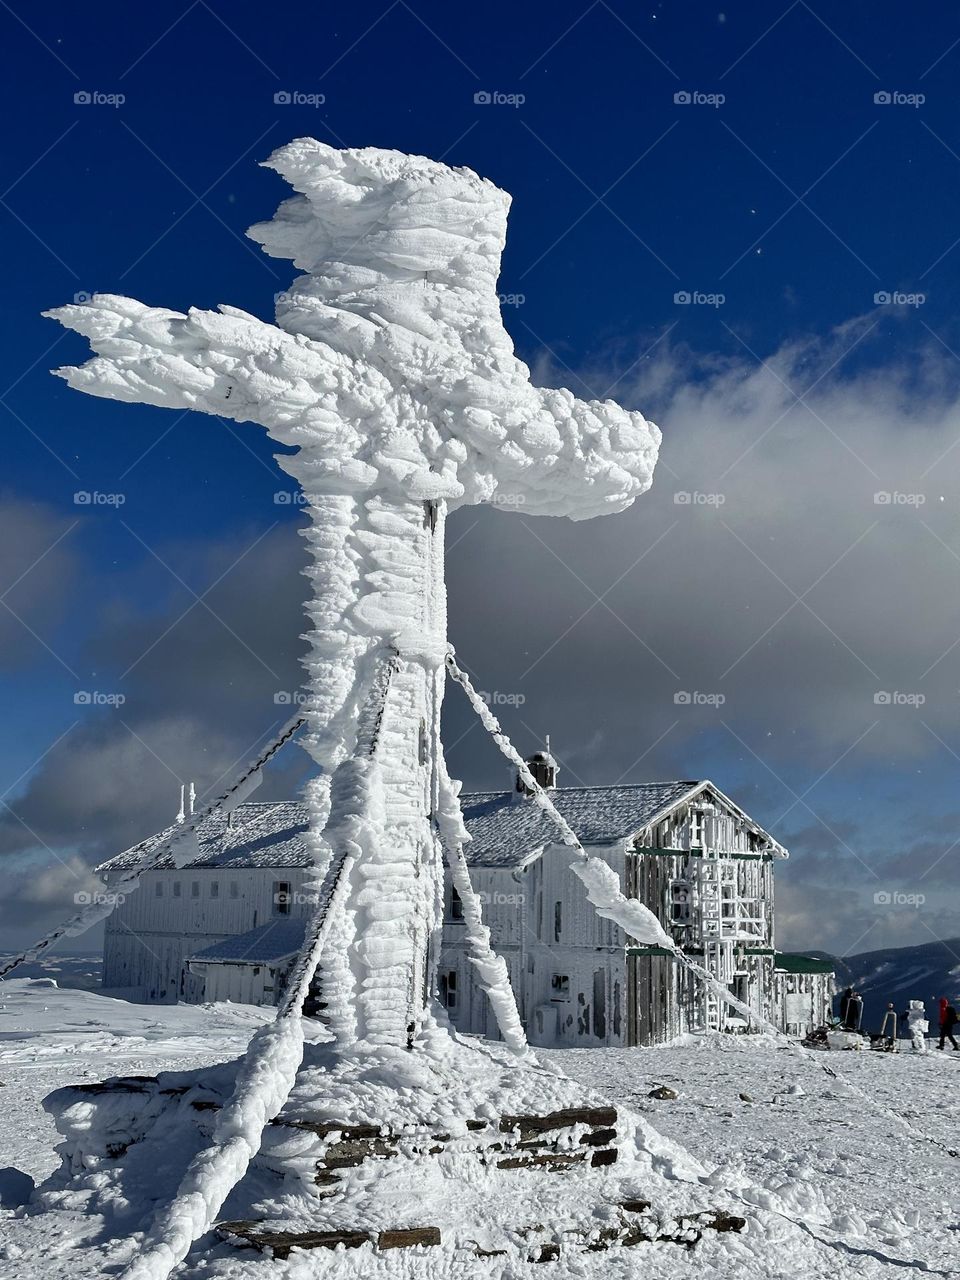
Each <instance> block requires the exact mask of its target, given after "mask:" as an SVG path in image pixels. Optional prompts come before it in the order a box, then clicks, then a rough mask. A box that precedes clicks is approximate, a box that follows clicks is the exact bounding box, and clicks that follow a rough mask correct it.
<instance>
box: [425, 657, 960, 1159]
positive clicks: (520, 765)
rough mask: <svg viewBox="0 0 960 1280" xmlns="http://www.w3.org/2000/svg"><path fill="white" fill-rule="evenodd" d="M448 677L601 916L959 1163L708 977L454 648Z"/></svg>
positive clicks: (941, 1144) (941, 1145) (943, 1145)
mask: <svg viewBox="0 0 960 1280" xmlns="http://www.w3.org/2000/svg"><path fill="white" fill-rule="evenodd" d="M446 665H447V671H448V672H449V674H450V676H451V678H452V679H453V680H454V681H455V682H456V683H457V684H458V685H460V687H461V688H462V689H463V691H464V693H465V694H466V695H467V698H468V699H469V701H470V705H471V706H472V707H473V709H474V711H475V712H476V713H477V715H478V716H479V717H480V720H481V723H482V724H483V727H484V728H485V729H486V730H487V732H488V733H489V734H490V736H491V737H492V738H493V740H494V741H495V742H496V744H497V746H498V747H499V749H500V751H501V752H502V753H503V755H505V756H506V758H507V759H508V760H509V761H510V762H511V763H512V764H514V765H515V766H516V768H517V770H518V772H519V774H520V777H521V778H522V780H523V783H524V786H525V787H526V788H527V790H528V791H529V792H530V794H531V796H532V798H533V800H534V802H535V803H536V804H538V805H539V806H540V808H541V809H542V810H543V812H544V813H545V814H547V816H548V817H549V818H550V819H551V820H552V821H553V822H554V824H555V825H556V826H557V828H558V830H559V831H560V835H561V841H560V843H561V844H564V845H567V846H568V847H569V848H570V849H573V850H574V852H575V853H576V854H577V855H578V861H574V862H571V863H570V870H571V871H572V872H573V873H574V875H576V876H578V877H579V879H580V880H582V881H583V883H584V884H585V885H586V886H587V890H588V892H587V897H588V899H589V901H590V902H592V903H593V904H594V906H595V907H596V908H597V914H598V915H600V916H603V917H604V918H606V919H608V920H613V921H614V922H615V923H616V924H619V925H620V927H621V928H622V929H623V930H624V932H625V933H627V934H628V935H630V936H631V937H633V938H636V939H637V940H638V941H640V942H645V943H648V944H654V945H657V946H661V947H664V948H666V949H667V950H669V951H670V952H671V954H672V955H673V956H674V957H675V958H676V960H677V962H678V963H679V964H681V965H683V966H684V967H685V968H686V969H688V970H689V971H690V972H691V973H693V974H695V975H696V977H698V978H699V979H700V981H701V982H703V983H704V984H705V985H706V986H707V987H709V989H710V990H711V991H712V992H713V993H714V994H715V995H716V996H718V997H719V998H720V999H721V1000H723V1001H724V1002H725V1003H726V1004H728V1005H730V1006H731V1007H732V1008H734V1009H736V1010H737V1012H738V1013H740V1014H742V1015H744V1016H745V1017H746V1018H748V1019H750V1020H751V1021H752V1022H754V1023H755V1024H756V1025H757V1026H759V1027H762V1028H763V1030H764V1031H766V1032H767V1033H768V1034H769V1035H772V1036H775V1037H776V1039H777V1040H780V1041H781V1042H782V1043H783V1044H785V1045H786V1046H788V1047H789V1048H790V1050H791V1051H792V1052H793V1053H794V1054H795V1056H797V1057H800V1058H802V1059H803V1060H804V1061H805V1062H810V1063H813V1064H814V1065H816V1066H818V1067H819V1068H820V1069H821V1070H822V1071H824V1072H825V1073H826V1074H827V1075H828V1076H830V1077H831V1079H834V1080H839V1081H840V1082H841V1083H842V1084H844V1085H845V1086H846V1087H847V1088H848V1089H849V1090H850V1091H851V1092H852V1093H854V1094H856V1095H857V1097H859V1098H860V1099H861V1100H862V1101H863V1102H866V1103H867V1104H868V1105H869V1106H870V1107H872V1108H873V1110H875V1111H877V1112H878V1113H879V1114H880V1115H883V1116H886V1117H887V1119H889V1120H893V1121H894V1123H895V1124H898V1125H899V1126H900V1127H901V1128H902V1129H904V1130H906V1132H908V1133H909V1134H911V1136H913V1137H915V1138H920V1139H922V1140H923V1141H924V1142H929V1143H931V1144H932V1145H933V1146H935V1147H938V1148H939V1149H940V1150H941V1151H943V1152H944V1154H946V1155H948V1156H951V1157H954V1158H957V1157H960V1152H958V1151H957V1150H956V1149H954V1148H952V1147H949V1146H947V1144H946V1143H945V1142H941V1141H940V1140H939V1138H934V1137H933V1136H932V1135H931V1134H929V1133H924V1131H923V1130H922V1129H918V1128H916V1126H915V1125H912V1124H911V1123H910V1121H909V1120H907V1119H906V1118H905V1117H904V1116H901V1115H899V1114H898V1113H897V1112H896V1111H893V1110H891V1109H890V1108H889V1107H885V1106H884V1105H883V1103H882V1102H878V1101H877V1100H876V1099H875V1098H871V1097H870V1095H869V1094H868V1093H866V1092H864V1090H863V1089H861V1088H860V1087H859V1085H856V1084H854V1083H853V1082H852V1081H851V1080H849V1079H848V1078H847V1077H846V1076H844V1075H842V1074H841V1073H840V1072H839V1071H836V1070H834V1069H833V1068H832V1067H830V1066H828V1065H827V1064H826V1063H825V1062H821V1061H820V1060H819V1059H818V1058H817V1057H816V1055H815V1054H814V1053H813V1051H812V1050H810V1049H806V1048H804V1046H803V1045H802V1044H798V1043H797V1042H796V1041H795V1040H793V1039H791V1037H790V1036H788V1035H786V1034H785V1033H784V1032H783V1031H781V1030H780V1028H779V1027H778V1026H776V1025H775V1024H774V1023H772V1022H771V1021H770V1020H769V1019H767V1018H765V1017H764V1016H763V1015H762V1014H760V1013H757V1011H756V1010H755V1009H752V1008H751V1007H750V1006H749V1005H747V1004H744V1003H743V1001H741V1000H738V999H737V998H736V996H735V995H734V994H733V992H732V991H731V990H730V989H729V987H725V986H724V985H723V984H722V983H720V982H718V981H717V979H716V978H714V976H713V974H711V973H708V971H707V970H706V969H704V967H703V966H702V965H700V964H697V962H696V961H695V960H691V958H690V957H689V956H688V955H687V954H686V953H685V952H684V951H683V949H682V948H681V947H680V946H679V945H678V944H677V943H676V942H674V940H673V939H672V938H671V937H670V936H669V935H668V934H667V933H666V932H665V931H664V930H663V929H662V928H661V926H660V922H659V921H658V920H657V918H656V916H654V914H653V913H652V912H651V911H650V910H649V909H648V908H647V907H645V906H644V905H643V903H641V902H638V901H637V900H636V899H630V898H626V897H624V895H623V893H622V891H621V889H620V878H619V876H618V875H617V873H616V872H615V871H614V870H613V868H612V867H609V866H608V865H607V864H606V863H605V862H603V861H602V860H601V859H600V858H591V857H590V855H589V854H588V853H587V851H586V849H584V847H583V845H582V844H581V842H580V840H579V838H578V837H577V835H576V833H575V831H574V830H573V828H572V827H571V826H570V824H569V823H568V822H567V820H566V818H565V817H564V816H563V814H562V813H561V812H560V810H559V809H558V808H557V806H556V805H555V804H554V803H553V801H552V800H551V799H550V795H549V793H548V792H547V791H546V790H545V789H544V788H543V787H542V786H541V785H540V783H539V782H538V781H537V780H536V778H535V777H534V776H533V774H532V773H531V772H530V769H529V767H528V765H527V762H526V761H525V760H524V758H523V757H522V756H521V755H520V753H519V751H517V749H516V747H515V746H514V745H513V743H512V742H511V741H510V739H509V738H508V737H507V735H506V733H505V732H504V730H503V729H502V727H501V725H500V722H499V721H498V720H497V718H496V716H495V715H494V714H493V712H492V711H491V710H490V708H489V707H488V706H487V704H486V702H484V700H483V698H482V697H481V696H480V694H479V693H478V692H477V691H476V689H475V688H474V686H473V682H472V681H471V679H470V677H469V676H468V675H467V673H466V672H465V671H464V670H462V668H461V667H460V666H459V665H458V664H457V660H456V657H455V656H454V650H453V648H452V646H451V648H450V651H449V653H448V654H447V660H446ZM638 925H639V926H640V928H641V929H642V930H645V932H640V933H638V932H637V926H638Z"/></svg>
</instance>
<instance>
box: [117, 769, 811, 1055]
mask: <svg viewBox="0 0 960 1280" xmlns="http://www.w3.org/2000/svg"><path fill="white" fill-rule="evenodd" d="M530 766H531V768H532V769H533V771H534V773H535V775H536V776H537V778H538V781H540V782H541V784H542V785H544V786H546V787H548V788H550V789H551V798H552V799H553V801H554V802H555V804H556V805H557V807H558V809H559V810H560V812H561V813H562V814H563V816H564V817H565V818H566V819H567V821H568V822H569V823H570V825H571V826H572V827H573V829H574V830H575V831H576V832H577V834H578V836H579V837H580V839H581V841H582V842H583V844H584V846H585V847H586V848H587V850H588V852H590V853H591V854H595V855H598V856H600V857H602V858H603V859H604V860H605V861H607V862H608V863H609V864H610V866H611V867H613V869H614V870H615V871H616V872H617V873H618V875H619V876H620V877H621V881H622V883H623V885H624V892H625V893H627V894H628V896H636V897H638V898H639V899H640V900H641V901H643V902H644V903H645V904H646V905H647V906H648V907H649V908H650V909H651V910H652V911H653V912H654V913H655V914H656V916H657V917H658V919H659V920H660V922H661V924H662V925H663V927H664V929H665V930H666V931H667V932H668V933H669V934H671V936H672V937H673V938H675V939H676V941H677V942H679V943H680V944H681V945H682V946H683V948H684V949H685V950H686V951H688V952H689V953H690V954H691V955H693V956H695V957H696V958H697V959H698V960H699V961H700V962H701V963H702V964H704V965H705V967H706V968H707V969H708V970H709V971H710V972H711V973H713V974H714V975H715V976H716V977H717V978H718V979H719V980H720V981H721V982H723V983H724V984H725V985H727V986H729V988H730V989H731V991H732V992H733V993H734V995H736V996H737V998H738V999H739V1000H740V1001H742V1002H743V1003H745V1004H746V1005H748V1006H749V1007H750V1008H751V1009H753V1010H755V1011H756V1012H757V1013H758V1014H760V1015H762V1016H763V1017H764V1018H767V1019H769V1020H771V1021H773V1022H775V1023H776V1024H777V1025H778V1026H780V1027H782V1028H783V1029H784V1030H787V1031H790V1032H791V1033H797V1034H803V1033H804V1032H805V1031H806V1030H807V1029H808V1028H811V1027H813V1026H819V1025H822V1024H823V1023H824V1022H825V1021H826V1017H827V1014H828V1012H829V1010H830V998H831V995H832V992H833V974H832V972H831V970H830V967H829V965H828V964H827V963H826V962H824V961H822V960H817V959H814V958H811V957H807V956H802V955H785V954H783V953H781V952H778V951H777V950H776V949H775V943H774V869H775V866H776V863H777V862H778V861H779V860H780V859H782V858H785V857H786V856H787V853H786V850H785V849H784V848H783V847H782V846H781V845H780V844H778V843H777V841H776V840H775V839H774V838H773V837H772V836H770V835H768V834H767V832H765V831H763V830H762V829H761V828H760V827H759V826H758V825H757V824H756V823H755V822H754V821H753V820H752V819H751V818H750V817H749V816H748V815H747V814H746V813H744V811H743V810H742V809H740V808H739V807H738V806H737V805H736V804H734V802H733V801H732V800H730V799H729V798H728V797H727V796H725V795H724V794H723V793H722V792H721V791H720V790H719V789H718V788H717V787H715V786H714V785H713V784H712V783H711V782H707V781H703V782H657V783H639V784H634V785H628V786H613V787H564V788H557V787H556V770H557V766H556V763H555V761H554V760H553V758H552V757H551V756H550V755H548V754H547V753H545V752H538V753H537V754H536V755H535V756H533V757H531V760H530ZM461 803H462V806H463V813H464V819H465V822H466V826H467V829H468V831H469V832H470V834H471V836H472V840H471V842H470V843H469V844H468V845H467V847H466V857H467V861H468V864H469V866H470V874H471V878H472V880H473V884H474V888H475V889H476V890H477V892H478V893H479V894H480V897H481V901H482V903H483V909H484V918H485V921H486V923H487V924H488V925H489V926H490V929H491V934H492V941H493V945H494V947H495V949H496V950H497V951H498V952H499V953H500V954H501V955H502V956H503V957H504V959H505V960H506V963H507V965H508V968H509V971H510V978H511V981H512V983H513V987H514V991H515V992H516V995H517V1002H518V1005H519V1009H520V1016H521V1018H522V1020H523V1022H524V1025H525V1027H526V1029H527V1035H528V1038H529V1039H530V1041H531V1043H533V1044H539V1045H560V1046H564V1045H581V1046H589V1045H620V1046H632V1045H648V1044H658V1043H662V1042H663V1041H665V1040H668V1039H670V1038H672V1037H673V1036H676V1035H678V1034H680V1033H682V1032H686V1031H703V1030H710V1031H748V1030H750V1029H751V1027H750V1025H749V1021H748V1020H747V1019H745V1018H743V1017H741V1016H739V1015H738V1014H736V1013H734V1012H733V1011H732V1010H731V1008H730V1007H729V1006H728V1005H725V1004H724V1003H723V1002H722V1001H719V1000H717V999H716V998H715V997H713V996H712V995H711V994H710V993H709V992H706V991H705V990H704V988H703V985H702V984H700V983H697V982H695V981H693V982H691V981H690V980H689V979H688V977H687V976H686V974H685V973H682V972H681V971H680V969H679V967H678V966H677V965H676V963H675V962H674V961H673V959H672V958H671V956H670V954H669V953H666V952H665V951H664V950H663V949H661V948H657V947H650V946H636V945H634V944H633V940H632V939H630V938H628V937H627V936H626V935H625V934H624V933H623V931H622V930H621V929H620V928H619V926H617V925H615V924H614V923H612V922H611V921H608V920H602V919H600V918H599V917H598V916H597V914H596V913H595V911H594V910H593V908H592V906H591V905H590V904H589V902H588V901H587V899H586V896H585V892H584V889H583V886H582V885H581V883H580V881H579V880H578V879H577V878H576V877H575V876H574V875H573V873H572V872H571V871H570V869H569V866H568V863H569V851H567V850H565V849H564V848H563V846H561V845H558V844H557V843H556V829H555V828H554V827H553V825H552V824H551V822H550V820H549V818H548V817H547V816H546V815H545V814H544V813H543V811H542V810H541V809H540V807H539V806H538V805H536V804H535V803H534V802H533V800H532V799H531V797H530V796H529V795H528V794H527V793H526V791H525V789H524V787H523V785H522V783H521V782H519V780H518V782H517V785H516V788H515V790H514V791H512V792H483V793H479V794H473V795H464V796H462V797H461ZM306 827H307V813H306V808H305V806H304V805H303V804H302V803H300V802H298V801H281V802H279V803H246V804H243V805H241V806H239V807H238V808H237V809H236V810H235V811H234V812H233V813H232V814H231V815H229V816H225V815H223V814H216V815H214V816H213V817H210V818H208V819H206V820H205V821H204V822H203V823H202V824H201V826H200V828H199V830H198V833H197V856H196V857H195V858H194V859H192V860H191V861H190V862H189V863H188V864H187V865H186V866H184V867H182V868H177V867H175V866H174V864H173V862H172V860H168V863H167V864H166V865H164V864H161V866H160V868H158V869H157V870H155V871H150V872H147V873H146V874H145V875H144V876H143V878H142V880H141V886H140V889H139V890H138V891H137V892H136V893H134V894H132V895H131V896H130V897H129V898H128V899H127V900H126V901H124V902H123V903H121V904H120V905H119V906H118V907H117V909H116V910H115V911H114V913H113V915H112V916H111V917H110V919H109V920H108V922H107V928H106V934H105V940H104V977H103V981H104V986H105V987H107V988H110V989H112V990H114V991H116V992H117V993H118V994H123V995H126V996H128V997H129V998H131V999H138V1000H145V1001H158V1002H173V1001H177V1000H183V1001H187V1002H192V1003H196V1002H201V1001H212V1000H233V1001H236V1002H243V1003H255V1004H270V1003H274V1002H275V1001H276V999H277V997H278V994H279V993H280V991H282V989H283V986H284V983H285V981H286V976H287V973H288V972H289V968H290V966H291V963H292V961H293V958H294V956H295V955H296V953H297V951H298V950H299V947H300V944H301V942H302V940H303V934H304V927H305V923H306V919H307V917H308V916H309V914H310V912H311V910H312V907H313V902H314V900H315V897H314V894H312V893H310V892H308V891H307V890H306V889H305V887H304V886H305V885H308V884H310V883H311V881H315V873H314V872H313V870H312V868H311V866H310V861H309V855H308V852H307V848H306V844H305V841H304V833H305V830H306ZM173 830H174V829H169V830H168V831H166V832H161V833H159V834H158V835H157V836H156V837H155V840H156V841H159V840H160V839H162V838H164V837H167V836H169V835H171V834H173ZM143 852H144V850H143V847H142V846H138V848H137V852H136V853H134V851H133V850H128V851H127V852H126V853H121V854H119V855H118V856H117V857H115V858H113V859H111V860H110V861H109V862H106V863H104V864H103V865H102V866H100V867H99V868H98V871H99V873H100V874H101V876H102V877H103V879H104V881H105V883H106V885H107V887H108V889H109V886H110V884H111V882H112V881H113V880H115V879H116V877H117V876H118V875H119V874H120V873H121V872H122V871H124V870H126V869H127V868H128V867H129V866H131V865H132V864H133V863H134V862H135V861H136V860H137V859H138V858H140V857H142V856H143ZM321 892H323V890H321ZM437 994H438V996H439V999H440V1001H441V1003H442V1004H443V1005H444V1006H445V1007H446V1009H447V1011H448V1013H449V1016H450V1018H451V1020H452V1021H453V1023H454V1024H455V1025H456V1026H457V1028H458V1029H460V1030H461V1031H464V1032H468V1033H475V1034H480V1035H486V1036H490V1037H492V1038H496V1036H497V1027H496V1023H495V1021H494V1018H493V1016H492V1013H491V1011H490V1009H489V1007H488V1004H487V1000H486V996H485V995H484V993H483V991H482V990H481V989H480V988H479V987H478V986H477V985H476V984H475V983H474V981H473V976H472V966H471V964H470V961H469V959H468V957H467V950H466V943H465V937H464V926H463V923H462V912H461V908H460V902H459V899H458V897H457V894H456V892H455V890H454V889H453V887H452V885H451V884H450V883H449V878H448V881H447V885H446V891H445V910H444V925H443V945H442V951H441V956H440V963H439V974H438V991H437Z"/></svg>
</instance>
